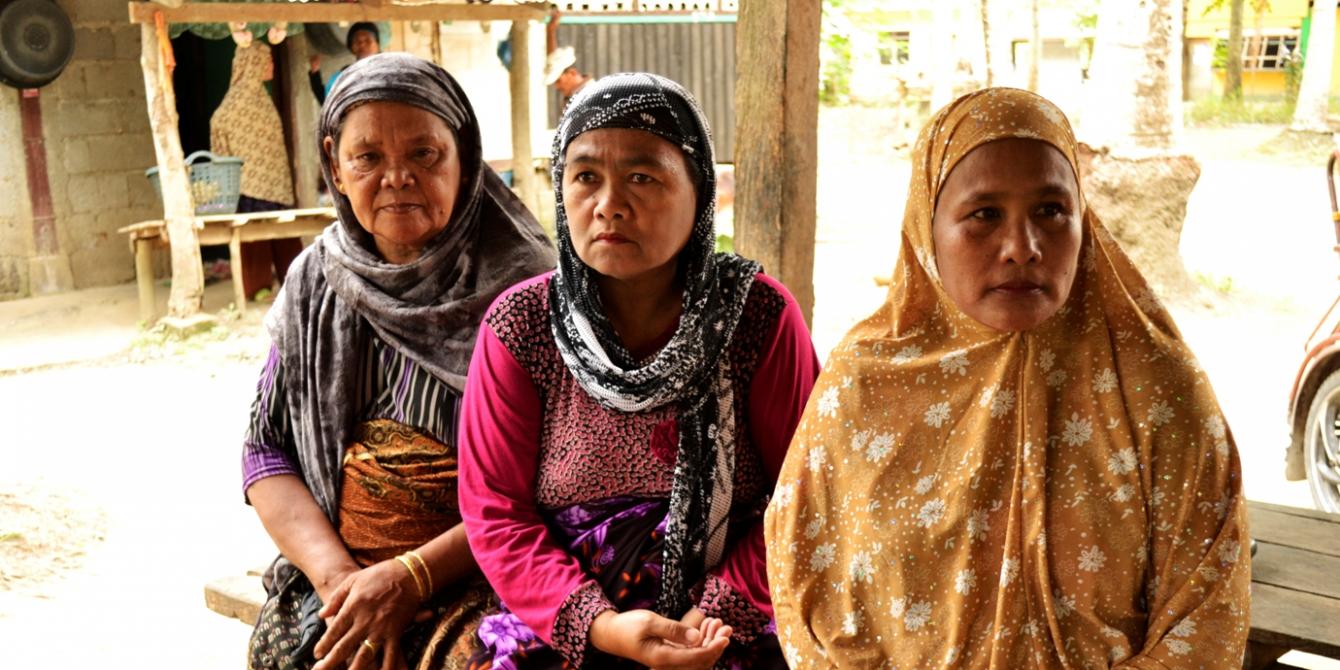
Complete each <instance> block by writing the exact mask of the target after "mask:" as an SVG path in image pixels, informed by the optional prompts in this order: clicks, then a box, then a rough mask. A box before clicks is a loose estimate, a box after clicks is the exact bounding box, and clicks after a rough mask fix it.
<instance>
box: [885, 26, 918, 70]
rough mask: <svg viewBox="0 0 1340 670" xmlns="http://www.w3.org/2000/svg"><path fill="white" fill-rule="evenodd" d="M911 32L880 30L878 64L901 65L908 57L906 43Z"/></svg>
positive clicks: (909, 38) (909, 39) (908, 41)
mask: <svg viewBox="0 0 1340 670" xmlns="http://www.w3.org/2000/svg"><path fill="white" fill-rule="evenodd" d="M911 38H912V34H911V33H908V32H882V33H880V34H879V64H880V65H902V64H903V63H906V62H907V60H908V57H909V50H908V44H909V43H910V42H911Z"/></svg>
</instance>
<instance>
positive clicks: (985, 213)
mask: <svg viewBox="0 0 1340 670" xmlns="http://www.w3.org/2000/svg"><path fill="white" fill-rule="evenodd" d="M968 218H969V219H972V220H974V221H995V220H996V219H999V218H1000V210H999V209H996V208H995V207H983V208H981V209H979V210H976V211H974V212H973V213H971V214H969V215H968Z"/></svg>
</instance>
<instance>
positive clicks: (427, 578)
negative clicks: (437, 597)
mask: <svg viewBox="0 0 1340 670" xmlns="http://www.w3.org/2000/svg"><path fill="white" fill-rule="evenodd" d="M405 555H406V556H409V557H410V558H413V559H414V560H416V561H418V562H419V566H420V567H422V568H423V579H424V581H426V582H428V595H430V596H431V595H433V591H434V589H433V573H432V571H430V570H429V569H428V562H427V561H425V560H423V557H422V556H420V555H419V552H417V551H407V552H405ZM424 599H425V600H427V597H426V596H425V598H424Z"/></svg>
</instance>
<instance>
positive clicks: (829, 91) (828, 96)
mask: <svg viewBox="0 0 1340 670" xmlns="http://www.w3.org/2000/svg"><path fill="white" fill-rule="evenodd" d="M828 11H829V9H828V8H827V7H825V8H824V13H828ZM823 48H824V50H825V51H826V52H827V53H826V57H825V58H824V59H823V63H824V67H823V72H821V73H820V81H819V101H820V102H823V103H824V104H827V105H836V104H840V103H842V102H845V101H846V100H847V98H849V97H851V71H852V67H851V37H850V36H848V35H845V34H842V33H839V32H838V31H837V30H836V29H835V28H834V27H833V26H832V24H831V23H830V22H827V21H825V22H824V34H823Z"/></svg>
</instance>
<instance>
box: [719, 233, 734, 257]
mask: <svg viewBox="0 0 1340 670" xmlns="http://www.w3.org/2000/svg"><path fill="white" fill-rule="evenodd" d="M717 251H719V252H722V253H726V254H733V253H735V238H734V237H732V236H730V235H725V234H722V235H717Z"/></svg>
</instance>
